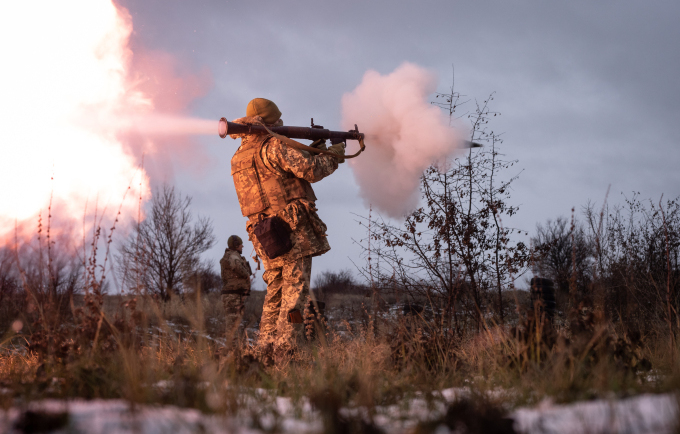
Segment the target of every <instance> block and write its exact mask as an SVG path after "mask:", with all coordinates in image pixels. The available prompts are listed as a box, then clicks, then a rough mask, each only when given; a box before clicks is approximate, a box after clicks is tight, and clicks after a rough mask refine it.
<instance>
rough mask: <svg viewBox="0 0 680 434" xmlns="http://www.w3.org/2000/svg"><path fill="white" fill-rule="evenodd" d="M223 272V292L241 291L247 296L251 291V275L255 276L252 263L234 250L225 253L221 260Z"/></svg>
mask: <svg viewBox="0 0 680 434" xmlns="http://www.w3.org/2000/svg"><path fill="white" fill-rule="evenodd" d="M220 268H221V271H222V291H240V292H241V293H243V294H247V293H248V292H249V291H250V275H251V274H253V272H252V270H251V268H250V263H249V262H248V260H247V259H246V258H244V257H243V256H241V254H240V253H239V252H238V251H236V250H232V249H227V250H225V251H224V256H223V257H222V259H220Z"/></svg>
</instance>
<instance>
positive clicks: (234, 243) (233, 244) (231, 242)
mask: <svg viewBox="0 0 680 434" xmlns="http://www.w3.org/2000/svg"><path fill="white" fill-rule="evenodd" d="M241 244H243V240H241V237H239V236H238V235H232V236H230V237H229V239H228V240H227V247H229V248H230V249H235V248H237V247H238V246H240V245H241Z"/></svg>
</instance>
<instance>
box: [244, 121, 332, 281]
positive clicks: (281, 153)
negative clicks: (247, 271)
mask: <svg viewBox="0 0 680 434" xmlns="http://www.w3.org/2000/svg"><path fill="white" fill-rule="evenodd" d="M234 122H239V123H259V122H261V119H259V118H258V117H254V118H241V119H237V120H235V121H234ZM231 137H232V138H241V146H240V147H239V149H238V150H237V151H236V153H235V154H234V157H233V158H232V173H233V174H234V184H235V185H236V188H237V193H238V194H239V201H240V203H241V208H242V210H243V209H244V206H248V203H250V202H251V200H257V196H258V194H257V193H252V192H239V191H238V190H239V185H241V186H244V187H245V188H247V189H248V190H249V191H253V190H256V188H259V189H261V191H260V193H261V196H265V195H266V196H267V200H268V202H271V204H270V205H273V206H268V207H267V208H265V209H263V210H262V211H258V212H255V213H254V214H250V213H246V212H244V214H245V215H247V216H248V219H249V220H248V223H247V226H246V229H247V231H248V234H249V239H250V241H252V242H253V245H254V246H255V250H256V251H257V254H258V256H260V258H262V261H263V262H264V266H265V269H272V268H278V267H282V266H283V264H284V263H285V262H290V261H295V260H297V259H299V258H301V257H304V256H318V255H321V254H323V253H325V252H327V251H328V250H330V245H329V244H328V240H327V238H326V225H325V224H324V223H323V221H321V218H320V217H319V215H318V214H317V209H316V205H315V203H314V201H315V200H316V196H315V195H314V192H313V190H312V189H311V185H309V183H314V182H318V181H320V180H322V179H323V178H325V177H326V176H328V175H330V174H331V173H333V172H334V171H335V170H336V169H337V168H338V161H337V159H335V158H333V157H332V156H328V155H310V154H309V153H307V152H304V151H299V150H297V149H292V148H289V147H288V146H286V145H285V144H284V143H282V142H281V141H279V140H278V139H276V138H274V137H271V136H270V137H268V138H267V139H266V140H264V139H265V138H263V137H262V136H254V135H232V136H231ZM257 143H259V149H257V155H256V157H257V158H253V160H252V161H253V167H254V168H255V170H257V172H258V177H259V179H265V178H274V179H277V180H278V181H280V184H281V185H284V186H285V187H286V188H282V189H278V190H276V189H275V188H270V187H268V186H267V185H265V184H263V183H261V182H259V181H255V182H258V183H259V185H257V186H256V185H252V184H254V182H253V183H252V184H247V183H243V182H241V181H239V180H238V179H237V176H238V175H237V174H236V173H235V172H234V168H235V163H236V165H238V164H244V163H241V162H243V161H244V153H245V152H247V150H248V149H252V148H253V147H256V146H257ZM245 164H247V163H245ZM289 185H292V187H290V188H288V186H289ZM307 185H309V188H308V189H307V187H306V186H307ZM274 190H276V191H274ZM241 197H243V198H251V200H248V199H246V200H243V201H241ZM260 214H264V215H267V216H270V215H278V216H279V217H281V218H282V219H283V220H284V221H285V222H286V223H288V225H289V226H290V228H291V230H292V231H293V232H292V234H291V241H292V242H293V248H292V249H291V250H290V251H289V252H288V253H286V254H285V255H282V256H279V257H278V258H275V259H269V258H267V256H266V255H265V254H264V251H263V249H262V246H260V244H259V243H258V242H257V239H256V238H255V236H254V235H253V227H254V226H255V224H257V221H258V216H259V215H260Z"/></svg>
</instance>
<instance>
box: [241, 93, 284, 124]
mask: <svg viewBox="0 0 680 434" xmlns="http://www.w3.org/2000/svg"><path fill="white" fill-rule="evenodd" d="M246 116H248V117H252V116H260V117H261V118H262V120H263V121H264V123H265V124H273V123H274V122H276V121H278V120H279V119H281V111H280V110H279V108H278V107H277V106H276V104H274V102H273V101H269V100H268V99H264V98H255V99H254V100H251V101H250V102H249V103H248V107H246Z"/></svg>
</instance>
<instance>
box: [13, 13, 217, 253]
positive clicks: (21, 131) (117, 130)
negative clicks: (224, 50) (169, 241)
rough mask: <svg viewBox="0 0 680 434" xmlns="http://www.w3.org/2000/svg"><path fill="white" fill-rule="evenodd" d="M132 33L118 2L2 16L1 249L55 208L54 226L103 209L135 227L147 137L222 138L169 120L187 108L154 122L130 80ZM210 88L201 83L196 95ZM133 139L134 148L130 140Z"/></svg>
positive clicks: (148, 97) (149, 103)
mask: <svg viewBox="0 0 680 434" xmlns="http://www.w3.org/2000/svg"><path fill="white" fill-rule="evenodd" d="M131 32H132V20H131V17H130V15H129V13H128V12H127V10H125V9H124V8H117V7H116V6H115V5H114V4H113V3H112V1H111V0H70V1H68V2H41V5H40V11H39V13H36V11H35V5H34V4H33V3H32V2H8V3H6V4H4V5H3V6H2V7H0V50H1V52H2V53H3V72H2V79H1V80H0V95H2V98H0V119H2V124H3V126H2V128H0V149H2V158H1V159H0V185H2V188H0V237H1V238H0V242H2V243H3V244H4V243H5V242H6V240H7V238H6V237H7V236H10V237H13V236H14V230H15V227H17V226H22V222H26V221H28V222H36V221H37V216H38V215H39V214H40V213H41V211H42V212H43V213H44V212H46V210H47V207H48V206H49V204H50V203H52V207H53V211H54V208H57V209H58V212H52V214H53V216H54V217H52V218H53V219H56V220H57V221H61V222H62V223H70V224H71V226H73V223H74V222H77V221H80V220H82V219H83V215H84V213H85V214H86V215H89V214H90V213H91V212H94V209H95V204H97V205H96V207H97V208H98V210H97V212H98V214H99V215H101V214H102V212H103V210H104V209H106V210H107V211H106V212H107V213H108V214H109V215H110V218H111V220H112V219H113V218H115V212H116V211H117V209H118V208H119V207H120V210H121V214H122V215H121V217H122V218H126V217H131V218H136V217H137V214H138V206H139V197H140V195H141V196H143V197H148V193H149V175H148V173H147V171H145V170H144V169H142V168H141V167H140V163H141V158H140V157H141V156H142V154H143V153H146V154H147V155H148V154H149V153H153V151H154V147H153V145H152V141H151V139H150V137H149V134H153V133H157V132H158V131H159V130H164V134H192V133H196V132H201V131H204V132H205V133H206V134H210V133H213V134H214V123H212V122H210V123H209V125H210V127H209V131H208V127H207V125H208V123H207V122H205V123H203V122H204V121H200V120H191V119H189V120H186V119H183V118H176V119H172V118H168V116H173V115H174V116H178V115H179V112H180V111H181V110H183V109H184V107H186V102H188V101H180V102H179V103H177V104H174V105H173V104H171V103H170V102H166V105H167V106H168V110H167V112H169V113H170V115H164V116H165V117H163V116H161V115H158V114H154V109H155V108H156V107H155V105H157V104H156V103H155V101H154V98H153V96H154V95H152V93H151V92H145V91H144V89H143V86H140V85H139V84H140V83H143V81H144V77H143V76H140V74H139V73H136V74H135V73H133V72H134V71H132V70H131V69H132V67H133V56H132V51H131V50H130V48H129V38H130V35H131ZM137 63H139V62H137ZM143 72H144V73H146V72H148V71H143ZM175 79H176V78H175ZM206 80H207V81H209V77H205V76H203V77H198V78H196V79H195V82H194V83H193V84H194V85H195V86H194V87H193V88H194V89H199V88H201V87H202V88H205V83H206ZM197 94H200V90H199V91H195V92H193V93H191V94H190V95H189V96H188V97H187V99H191V98H193V97H195V96H197ZM183 104H184V105H183ZM38 117H39V118H40V121H39V122H36V118H38ZM140 119H141V121H140ZM168 120H174V121H176V122H175V123H174V124H173V122H168ZM168 125H174V130H167V126H168ZM133 133H134V134H137V136H136V137H137V139H139V140H137V141H136V142H135V141H132V140H128V139H129V138H130V137H132V136H133V135H134V134H133ZM145 146H146V148H145ZM130 190H132V191H130ZM124 196H126V197H127V199H126V200H125V201H123V197H124ZM135 199H137V200H135ZM86 204H89V205H87V209H86ZM121 204H122V205H121ZM112 214H113V215H112ZM45 217H46V216H45ZM45 217H43V220H44V219H45ZM32 225H33V223H31V224H30V226H32ZM3 240H5V241H3Z"/></svg>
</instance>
